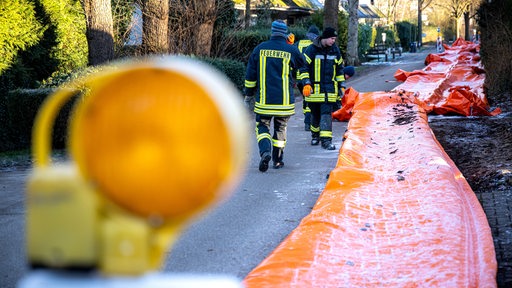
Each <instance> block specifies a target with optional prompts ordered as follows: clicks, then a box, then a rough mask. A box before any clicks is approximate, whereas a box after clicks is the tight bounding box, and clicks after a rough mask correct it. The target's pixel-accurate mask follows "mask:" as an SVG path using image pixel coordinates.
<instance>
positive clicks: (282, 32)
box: [271, 20, 288, 38]
mask: <svg viewBox="0 0 512 288" xmlns="http://www.w3.org/2000/svg"><path fill="white" fill-rule="evenodd" d="M271 31H272V35H271V36H281V37H283V38H286V37H287V36H288V27H287V26H286V23H284V21H283V20H275V21H274V22H272V29H271Z"/></svg>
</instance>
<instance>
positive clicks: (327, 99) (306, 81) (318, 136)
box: [299, 27, 345, 150]
mask: <svg viewBox="0 0 512 288" xmlns="http://www.w3.org/2000/svg"><path fill="white" fill-rule="evenodd" d="M337 37H338V34H337V33H336V30H334V29H333V28H331V27H327V28H325V29H324V31H323V32H322V35H320V37H318V38H316V39H315V41H313V44H311V45H309V46H308V48H307V49H306V51H305V52H304V57H305V59H306V66H304V67H303V68H301V70H300V74H299V78H300V79H299V80H301V81H302V83H303V85H304V88H303V89H302V94H303V95H304V96H305V97H306V101H307V102H308V107H309V108H310V109H311V136H312V139H311V145H318V144H320V143H321V144H322V148H324V149H327V150H335V149H336V146H334V144H332V116H331V115H332V111H333V108H334V106H335V105H336V99H337V98H338V94H340V93H342V91H341V84H342V83H343V81H345V77H344V75H343V58H342V57H341V52H340V49H339V48H338V46H336V45H335V43H336V38H337Z"/></svg>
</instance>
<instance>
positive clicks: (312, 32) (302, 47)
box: [295, 25, 320, 131]
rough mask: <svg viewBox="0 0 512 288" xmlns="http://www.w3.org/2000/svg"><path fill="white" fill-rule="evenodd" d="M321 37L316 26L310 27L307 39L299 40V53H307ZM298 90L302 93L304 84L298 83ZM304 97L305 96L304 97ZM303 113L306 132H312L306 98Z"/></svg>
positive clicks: (309, 110)
mask: <svg viewBox="0 0 512 288" xmlns="http://www.w3.org/2000/svg"><path fill="white" fill-rule="evenodd" d="M319 35H320V31H319V30H318V28H317V27H316V26H315V25H311V26H309V29H308V33H306V38H305V39H302V40H299V41H298V42H296V43H295V45H297V48H299V51H300V52H301V53H304V51H306V48H308V46H309V45H311V44H313V41H315V39H316V38H317V37H318V36H319ZM299 73H300V71H297V79H299V78H300V76H299ZM297 88H298V89H299V91H300V93H302V88H303V85H302V82H301V81H298V82H297ZM302 96H304V95H302ZM302 113H303V114H304V130H306V131H310V126H311V109H309V107H308V102H307V101H306V99H305V97H304V98H303V99H302Z"/></svg>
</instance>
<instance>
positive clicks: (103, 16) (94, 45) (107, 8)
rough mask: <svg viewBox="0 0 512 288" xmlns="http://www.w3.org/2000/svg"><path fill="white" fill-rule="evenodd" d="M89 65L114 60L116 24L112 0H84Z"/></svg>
mask: <svg viewBox="0 0 512 288" xmlns="http://www.w3.org/2000/svg"><path fill="white" fill-rule="evenodd" d="M83 6H84V12H85V18H86V25H87V28H86V32H85V34H86V37H87V46H88V48H89V57H88V58H89V65H99V64H103V63H105V62H108V61H110V60H112V59H114V37H113V33H114V24H113V21H112V7H111V4H110V0H84V1H83Z"/></svg>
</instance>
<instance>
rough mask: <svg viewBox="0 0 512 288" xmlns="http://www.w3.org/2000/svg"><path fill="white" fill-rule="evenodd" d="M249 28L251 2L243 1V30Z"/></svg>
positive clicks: (248, 0)
mask: <svg viewBox="0 0 512 288" xmlns="http://www.w3.org/2000/svg"><path fill="white" fill-rule="evenodd" d="M249 26H251V0H245V29H248V28H249Z"/></svg>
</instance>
